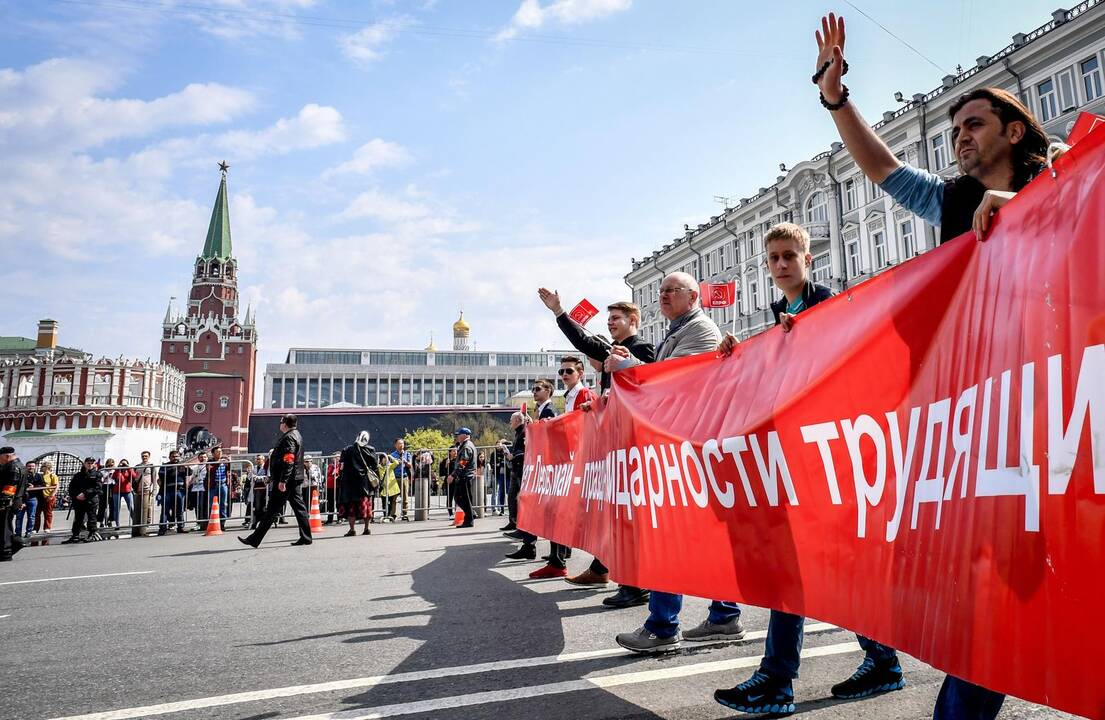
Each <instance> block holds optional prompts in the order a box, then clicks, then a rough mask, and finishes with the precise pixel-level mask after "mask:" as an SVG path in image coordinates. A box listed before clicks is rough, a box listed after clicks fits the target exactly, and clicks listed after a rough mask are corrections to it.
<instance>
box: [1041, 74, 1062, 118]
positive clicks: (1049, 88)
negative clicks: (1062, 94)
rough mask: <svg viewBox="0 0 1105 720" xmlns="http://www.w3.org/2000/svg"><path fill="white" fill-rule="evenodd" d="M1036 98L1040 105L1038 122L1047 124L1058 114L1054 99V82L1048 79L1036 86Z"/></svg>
mask: <svg viewBox="0 0 1105 720" xmlns="http://www.w3.org/2000/svg"><path fill="white" fill-rule="evenodd" d="M1036 98H1037V100H1039V103H1040V122H1045V123H1046V122H1047V121H1048V120H1051V119H1052V118H1054V117H1056V116H1057V115H1058V114H1059V105H1058V100H1057V99H1056V97H1055V81H1054V80H1052V79H1050V78H1048V79H1047V80H1044V81H1043V82H1042V83H1038V84H1037V85H1036Z"/></svg>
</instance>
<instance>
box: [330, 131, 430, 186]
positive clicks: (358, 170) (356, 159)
mask: <svg viewBox="0 0 1105 720" xmlns="http://www.w3.org/2000/svg"><path fill="white" fill-rule="evenodd" d="M410 161H411V156H410V153H408V152H407V149H406V148H405V147H403V146H402V145H400V144H399V143H394V142H388V141H387V140H381V139H380V138H375V139H373V140H369V141H368V142H366V143H365V144H364V145H361V146H360V147H359V148H357V149H356V150H355V151H354V152H353V157H351V158H350V159H349V160H346V161H345V162H343V163H341V164H340V165H337V166H336V167H333V168H330V169H329V170H327V171H326V172H325V173H323V175H322V176H323V177H324V178H327V177H331V176H334V175H345V174H356V175H368V174H370V173H372V172H373V171H375V170H376V169H377V168H384V167H400V166H403V165H406V164H407V163H409V162H410Z"/></svg>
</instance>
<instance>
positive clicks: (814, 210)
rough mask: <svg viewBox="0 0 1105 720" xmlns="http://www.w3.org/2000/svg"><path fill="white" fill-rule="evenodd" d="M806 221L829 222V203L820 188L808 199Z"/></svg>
mask: <svg viewBox="0 0 1105 720" xmlns="http://www.w3.org/2000/svg"><path fill="white" fill-rule="evenodd" d="M806 222H808V223H827V222H829V203H828V201H827V200H826V199H825V193H823V192H821V191H820V190H818V191H817V192H815V193H814V194H813V195H810V199H809V200H807V201H806Z"/></svg>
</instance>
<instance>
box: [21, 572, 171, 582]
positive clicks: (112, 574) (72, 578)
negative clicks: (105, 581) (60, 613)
mask: <svg viewBox="0 0 1105 720" xmlns="http://www.w3.org/2000/svg"><path fill="white" fill-rule="evenodd" d="M153 572H157V571H156V570H135V571H133V572H119V573H104V574H102V575H70V576H68V577H56V578H39V579H38V580H11V581H8V582H0V585H25V584H27V583H43V582H57V581H58V580H86V579H88V578H102V577H119V576H120V575H149V574H150V573H153Z"/></svg>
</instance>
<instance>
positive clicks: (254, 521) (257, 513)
mask: <svg viewBox="0 0 1105 720" xmlns="http://www.w3.org/2000/svg"><path fill="white" fill-rule="evenodd" d="M268 494H269V491H268V489H267V488H265V487H255V488H253V508H252V510H251V511H250V526H251V527H252V528H253V529H254V530H256V529H257V526H258V525H260V524H261V518H262V516H264V514H265V508H266V507H267V505H266V502H265V501H266V498H267V497H268Z"/></svg>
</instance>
